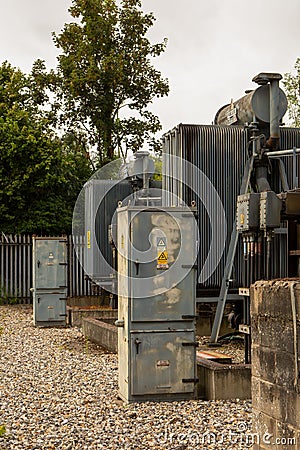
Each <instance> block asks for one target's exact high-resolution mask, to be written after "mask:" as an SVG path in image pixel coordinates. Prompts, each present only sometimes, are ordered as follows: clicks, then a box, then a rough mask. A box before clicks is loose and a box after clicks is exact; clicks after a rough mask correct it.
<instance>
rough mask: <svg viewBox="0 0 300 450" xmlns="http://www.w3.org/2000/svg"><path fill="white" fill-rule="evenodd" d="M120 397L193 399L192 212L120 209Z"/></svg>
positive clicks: (194, 238) (194, 231) (194, 250)
mask: <svg viewBox="0 0 300 450" xmlns="http://www.w3.org/2000/svg"><path fill="white" fill-rule="evenodd" d="M117 214H118V216H117V222H118V233H117V234H118V272H119V273H118V300H119V312H118V322H117V324H118V326H119V331H118V353H119V393H120V396H121V398H122V399H124V400H125V401H128V402H132V401H146V400H164V401H167V400H183V399H189V398H193V397H194V391H195V383H196V381H197V380H196V348H195V345H196V344H195V323H194V322H195V296H196V295H195V274H196V272H195V261H196V256H197V242H198V235H197V227H196V221H195V218H194V211H192V210H190V209H189V208H182V207H176V208H151V207H141V206H127V207H123V208H118V210H117Z"/></svg>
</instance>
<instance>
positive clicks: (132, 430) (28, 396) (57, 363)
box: [0, 306, 251, 450]
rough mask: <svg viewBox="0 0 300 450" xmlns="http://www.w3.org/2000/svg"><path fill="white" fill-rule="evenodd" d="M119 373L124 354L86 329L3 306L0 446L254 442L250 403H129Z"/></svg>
mask: <svg viewBox="0 0 300 450" xmlns="http://www.w3.org/2000/svg"><path fill="white" fill-rule="evenodd" d="M117 375H118V371H117V357H116V355H113V354H109V353H106V352H105V351H103V350H102V349H101V348H100V347H98V346H96V345H93V344H91V343H90V342H88V341H86V340H85V338H84V337H83V335H82V334H81V331H80V330H79V329H77V328H65V329H59V328H51V329H46V328H44V329H40V328H35V327H34V326H33V324H32V310H31V308H30V307H24V306H1V307H0V435H1V434H2V437H0V449H1V450H3V449H13V450H25V449H55V450H56V449H64V450H67V449H68V450H71V449H78V450H84V449H88V450H94V449H95V450H96V449H105V450H108V449H116V450H123V449H130V450H143V449H145V450H146V449H147V450H148V449H161V450H168V449H170V450H184V449H186V450H189V449H198V450H201V449H203V450H204V449H214V450H215V449H222V450H224V449H230V450H233V449H245V448H249V447H250V445H248V444H247V443H246V442H247V439H248V435H249V433H250V432H251V430H250V427H251V403H250V402H247V401H239V400H236V401H210V402H207V401H202V400H193V401H187V402H170V403H167V402H161V403H152V402H148V403H142V404H130V405H126V404H124V403H123V402H122V401H120V400H119V399H118V391H117ZM4 430H5V432H4ZM3 432H4V434H3ZM209 433H211V435H210V436H209ZM209 441H210V443H209Z"/></svg>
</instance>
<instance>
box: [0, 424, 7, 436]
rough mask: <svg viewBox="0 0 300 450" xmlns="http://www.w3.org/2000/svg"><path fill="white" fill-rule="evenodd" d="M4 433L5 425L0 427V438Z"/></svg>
mask: <svg viewBox="0 0 300 450" xmlns="http://www.w3.org/2000/svg"><path fill="white" fill-rule="evenodd" d="M5 433H6V427H5V425H0V437H1V436H3V435H4V434H5Z"/></svg>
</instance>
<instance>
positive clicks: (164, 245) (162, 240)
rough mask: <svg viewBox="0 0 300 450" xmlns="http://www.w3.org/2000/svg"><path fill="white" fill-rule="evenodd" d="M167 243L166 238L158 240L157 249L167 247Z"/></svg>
mask: <svg viewBox="0 0 300 450" xmlns="http://www.w3.org/2000/svg"><path fill="white" fill-rule="evenodd" d="M166 245H167V242H166V239H165V238H162V237H160V238H157V247H166Z"/></svg>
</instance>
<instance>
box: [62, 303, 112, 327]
mask: <svg viewBox="0 0 300 450" xmlns="http://www.w3.org/2000/svg"><path fill="white" fill-rule="evenodd" d="M67 316H68V324H69V325H70V326H72V327H79V328H81V327H82V322H83V319H84V318H88V317H91V318H99V319H114V320H116V319H117V318H118V310H117V309H109V308H105V309H103V307H97V306H91V307H85V308H80V307H76V306H74V307H69V306H68V307H67Z"/></svg>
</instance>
